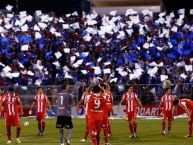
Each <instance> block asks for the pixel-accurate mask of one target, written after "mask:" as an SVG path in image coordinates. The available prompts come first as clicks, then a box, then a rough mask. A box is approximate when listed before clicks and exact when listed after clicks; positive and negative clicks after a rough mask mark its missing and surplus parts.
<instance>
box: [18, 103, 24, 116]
mask: <svg viewBox="0 0 193 145" xmlns="http://www.w3.org/2000/svg"><path fill="white" fill-rule="evenodd" d="M18 103H19V107H20V110H21V115H23V105H22V103H21V101H19V102H18Z"/></svg>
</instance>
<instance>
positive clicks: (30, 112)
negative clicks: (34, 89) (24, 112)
mask: <svg viewBox="0 0 193 145" xmlns="http://www.w3.org/2000/svg"><path fill="white" fill-rule="evenodd" d="M36 102H37V101H36V100H35V99H34V101H33V103H32V105H31V109H30V110H29V114H32V110H33V108H34V106H35V105H36Z"/></svg>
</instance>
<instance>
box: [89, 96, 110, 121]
mask: <svg viewBox="0 0 193 145" xmlns="http://www.w3.org/2000/svg"><path fill="white" fill-rule="evenodd" d="M105 106H106V100H105V98H104V97H103V96H102V95H101V93H97V94H95V93H93V94H91V95H90V97H89V100H88V115H94V116H95V118H100V119H103V115H104V114H103V112H104V108H105Z"/></svg>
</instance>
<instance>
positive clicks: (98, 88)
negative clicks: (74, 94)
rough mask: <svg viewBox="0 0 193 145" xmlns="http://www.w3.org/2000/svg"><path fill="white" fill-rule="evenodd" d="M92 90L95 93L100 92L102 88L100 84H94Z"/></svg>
mask: <svg viewBox="0 0 193 145" xmlns="http://www.w3.org/2000/svg"><path fill="white" fill-rule="evenodd" d="M92 90H93V92H94V93H99V92H100V90H101V88H100V87H99V86H94V87H93V89H92Z"/></svg>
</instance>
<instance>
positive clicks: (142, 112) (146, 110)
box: [24, 105, 185, 118]
mask: <svg viewBox="0 0 193 145" xmlns="http://www.w3.org/2000/svg"><path fill="white" fill-rule="evenodd" d="M52 109H53V112H50V111H49V110H47V116H49V117H54V116H56V107H53V108H52ZM29 110H30V108H25V109H24V116H25V117H27V116H30V115H29ZM33 112H35V110H34V111H33ZM113 113H114V117H115V118H125V106H121V109H120V112H119V113H118V106H117V105H115V106H113ZM184 113H185V112H184V110H183V109H182V108H181V107H178V108H177V113H176V115H177V116H179V115H182V114H184ZM32 115H35V114H32ZM137 115H138V116H146V117H147V116H151V117H161V116H162V111H161V110H158V106H155V105H144V106H143V108H139V107H137ZM72 116H73V117H75V118H80V117H84V108H83V107H81V108H80V109H79V111H78V112H77V111H76V108H75V107H72Z"/></svg>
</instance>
